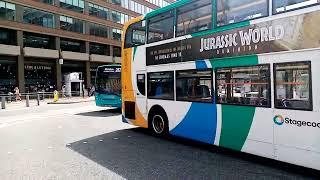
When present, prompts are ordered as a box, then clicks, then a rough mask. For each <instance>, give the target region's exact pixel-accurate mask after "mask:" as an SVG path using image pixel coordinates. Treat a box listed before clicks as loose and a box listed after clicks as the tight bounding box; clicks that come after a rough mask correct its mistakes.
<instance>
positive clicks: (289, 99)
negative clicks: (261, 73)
mask: <svg viewBox="0 0 320 180" xmlns="http://www.w3.org/2000/svg"><path fill="white" fill-rule="evenodd" d="M274 75H275V107H276V108H279V109H297V110H312V86H311V85H312V83H311V62H294V63H279V64H275V65H274Z"/></svg>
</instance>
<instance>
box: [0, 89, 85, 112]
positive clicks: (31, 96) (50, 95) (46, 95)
mask: <svg viewBox="0 0 320 180" xmlns="http://www.w3.org/2000/svg"><path fill="white" fill-rule="evenodd" d="M84 96H85V94H82V93H79V92H71V93H64V92H61V91H60V92H58V97H59V98H61V99H64V98H72V97H84ZM18 97H20V98H18ZM50 99H54V92H37V93H20V95H19V96H17V95H15V94H13V93H11V94H0V100H1V109H6V105H7V104H10V103H12V102H18V101H22V100H25V103H26V107H30V100H36V102H37V103H36V104H37V106H40V102H41V101H44V100H50Z"/></svg>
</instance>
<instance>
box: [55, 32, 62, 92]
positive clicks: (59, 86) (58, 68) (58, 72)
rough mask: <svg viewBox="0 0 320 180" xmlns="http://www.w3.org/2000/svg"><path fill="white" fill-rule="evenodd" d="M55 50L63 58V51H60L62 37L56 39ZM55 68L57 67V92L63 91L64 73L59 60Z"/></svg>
mask: <svg viewBox="0 0 320 180" xmlns="http://www.w3.org/2000/svg"><path fill="white" fill-rule="evenodd" d="M55 49H56V50H58V51H59V57H60V58H62V56H61V50H60V37H55ZM55 67H56V69H55V74H56V85H57V90H58V91H61V89H62V73H61V64H60V63H59V59H57V60H56V65H55Z"/></svg>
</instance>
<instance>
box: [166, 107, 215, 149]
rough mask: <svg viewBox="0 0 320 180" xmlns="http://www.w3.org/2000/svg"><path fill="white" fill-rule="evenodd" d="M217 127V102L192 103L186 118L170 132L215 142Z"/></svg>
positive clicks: (210, 142)
mask: <svg viewBox="0 0 320 180" xmlns="http://www.w3.org/2000/svg"><path fill="white" fill-rule="evenodd" d="M216 129H217V107H216V104H207V103H192V104H191V107H190V109H189V111H188V112H187V114H186V116H185V117H184V119H183V120H182V121H181V123H180V124H178V125H177V126H176V127H175V128H174V129H173V130H171V131H170V134H172V135H176V136H181V137H185V138H190V139H193V140H197V141H201V142H205V143H209V144H214V140H215V137H216Z"/></svg>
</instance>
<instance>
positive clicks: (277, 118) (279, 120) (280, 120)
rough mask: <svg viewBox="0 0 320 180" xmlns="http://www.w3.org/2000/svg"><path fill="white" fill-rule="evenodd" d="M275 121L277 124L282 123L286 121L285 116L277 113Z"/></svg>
mask: <svg viewBox="0 0 320 180" xmlns="http://www.w3.org/2000/svg"><path fill="white" fill-rule="evenodd" d="M273 121H274V123H276V124H277V125H282V124H283V123H284V118H283V117H282V116H280V115H277V116H275V117H274V118H273Z"/></svg>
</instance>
